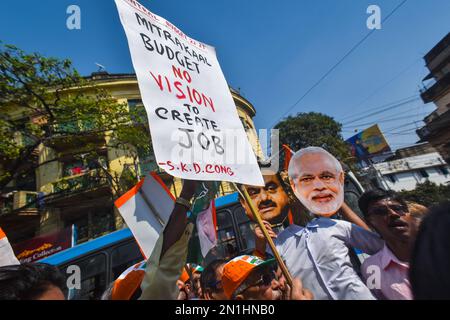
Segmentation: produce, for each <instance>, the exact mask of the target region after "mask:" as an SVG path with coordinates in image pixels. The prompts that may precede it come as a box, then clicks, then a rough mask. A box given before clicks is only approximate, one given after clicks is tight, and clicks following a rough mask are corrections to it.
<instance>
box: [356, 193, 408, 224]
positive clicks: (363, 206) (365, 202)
mask: <svg viewBox="0 0 450 320" xmlns="http://www.w3.org/2000/svg"><path fill="white" fill-rule="evenodd" d="M383 199H392V200H395V201H397V202H399V203H400V204H401V205H403V206H405V207H408V205H407V204H406V202H405V200H404V199H403V198H402V197H401V196H400V195H399V194H398V193H396V192H394V191H392V190H388V191H386V190H383V189H375V190H370V191H366V192H364V193H363V195H362V196H361V197H360V198H359V201H358V206H359V209H360V210H361V212H362V213H363V215H364V217H365V218H367V214H368V212H369V207H370V205H371V204H372V203H374V202H376V201H380V200H383Z"/></svg>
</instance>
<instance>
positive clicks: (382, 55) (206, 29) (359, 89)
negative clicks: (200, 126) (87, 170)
mask: <svg viewBox="0 0 450 320" xmlns="http://www.w3.org/2000/svg"><path fill="white" fill-rule="evenodd" d="M400 2H401V0H371V1H366V0H339V1H338V0H317V1H303V0H297V1H294V0H292V1H273V0H259V1H257V0H244V1H243V0H241V1H236V0H228V1H224V0H215V1H207V0H196V1H181V0H177V1H175V0H173V1H172V0H152V1H149V0H142V1H141V3H142V4H144V5H145V6H147V8H148V9H150V10H151V11H153V12H154V13H156V14H158V15H160V16H162V17H164V18H166V19H167V20H169V21H171V22H172V23H173V24H175V25H177V26H178V27H179V28H180V29H181V30H183V31H184V32H185V33H186V34H188V35H189V36H191V37H192V38H194V39H198V40H199V41H202V42H204V43H207V44H210V45H213V46H215V47H216V50H217V53H218V59H219V62H220V63H221V66H222V70H223V71H224V74H225V77H226V79H227V80H228V82H229V84H230V85H231V86H233V87H234V88H240V90H241V94H242V95H243V96H244V97H246V98H247V99H248V100H249V101H251V102H252V103H253V104H254V106H255V107H256V109H257V116H256V118H255V124H256V127H257V128H270V127H271V126H272V125H273V124H274V123H275V121H276V120H277V119H279V118H280V117H282V116H283V115H285V112H286V111H287V110H288V109H289V108H290V107H291V106H292V105H293V104H294V103H295V102H296V101H297V100H298V99H299V98H300V97H301V96H302V95H303V94H304V93H305V92H306V90H308V89H309V88H310V87H311V86H312V85H313V84H314V83H315V82H316V81H317V80H318V79H319V78H320V77H321V76H322V75H323V74H324V73H325V72H326V71H327V70H329V68H330V67H331V66H333V65H334V64H335V63H336V62H337V61H338V60H339V59H340V58H341V57H342V56H343V55H344V54H345V53H346V52H347V51H348V50H349V49H350V48H351V47H352V46H353V45H354V44H356V43H357V42H358V41H359V40H360V39H362V38H363V37H364V36H365V35H366V34H367V33H368V32H369V30H368V29H367V26H366V20H367V18H368V16H369V15H368V14H367V13H366V9H367V7H368V6H369V5H370V4H376V5H378V6H380V8H381V14H382V17H383V16H386V15H387V14H388V13H389V12H391V11H392V9H393V8H394V7H396V6H397V5H398V4H399V3H400ZM71 4H75V5H78V6H80V8H81V18H82V21H81V27H82V28H81V30H72V31H71V30H68V29H67V28H66V19H67V17H68V15H67V14H66V9H67V7H68V6H69V5H71ZM449 31H450V1H448V0H429V1H420V0H408V1H407V2H406V3H405V4H404V5H403V6H402V7H401V8H400V9H399V10H398V11H397V12H395V14H394V15H393V16H392V17H390V18H389V20H388V21H387V22H386V23H384V24H383V25H382V29H381V30H376V31H375V32H374V33H373V34H372V35H371V36H370V37H369V38H368V39H367V40H366V41H365V42H364V43H363V44H362V45H361V46H360V47H359V48H357V49H356V51H354V52H353V53H352V54H351V55H350V56H349V57H348V58H347V59H345V60H344V62H343V63H342V64H340V65H339V66H338V67H337V68H336V69H335V70H334V71H333V72H332V73H331V74H330V75H329V76H328V77H327V78H326V79H325V80H324V81H322V82H321V83H320V85H318V86H317V87H316V88H315V89H314V90H312V91H311V92H310V93H309V94H308V95H307V96H306V97H305V99H303V100H302V101H301V102H300V103H299V104H298V105H296V107H295V108H294V109H293V110H292V111H291V114H295V113H297V112H308V111H318V112H322V113H325V114H328V115H331V116H333V117H335V119H336V120H339V121H342V122H343V123H344V125H345V126H344V132H343V134H344V137H345V138H348V137H350V136H351V135H352V134H353V133H354V130H355V129H358V130H362V129H364V128H366V127H369V126H370V124H371V123H376V122H379V120H381V122H380V126H381V128H382V129H383V130H384V131H386V137H387V139H388V141H389V142H390V143H391V145H392V147H393V148H394V149H395V148H398V147H401V146H405V145H409V144H413V143H414V142H416V141H417V140H418V137H417V136H416V135H415V133H414V129H415V127H416V126H420V125H421V123H420V120H422V119H423V117H424V115H425V114H428V113H430V112H431V111H432V110H434V109H435V107H434V105H432V104H428V105H424V104H423V103H422V101H421V100H418V101H413V102H411V103H408V104H405V105H403V106H401V107H398V108H395V109H393V110H390V111H386V112H383V113H381V114H379V115H375V116H372V117H365V118H364V119H361V120H358V121H354V122H351V120H355V119H357V118H360V116H358V114H359V113H364V111H366V110H370V109H373V108H377V107H381V106H383V105H387V104H389V103H392V102H396V101H404V100H406V98H408V97H412V96H414V95H416V96H417V95H418V94H419V88H420V86H421V84H422V82H421V80H422V79H423V78H424V76H425V75H426V74H427V71H428V70H427V69H426V68H425V66H424V61H423V59H422V57H423V55H424V54H425V53H427V52H428V51H429V50H430V49H431V48H432V47H433V46H434V45H435V44H436V43H437V42H438V41H439V40H440V39H441V38H443V37H444V36H445V35H446V34H447V33H448V32H449ZM0 40H2V41H3V42H5V43H11V44H15V45H17V46H19V47H21V48H22V49H24V50H26V51H37V52H40V53H42V54H45V55H51V56H56V57H61V58H70V59H71V60H72V61H73V62H74V65H75V67H76V68H77V69H78V70H79V71H80V72H81V73H82V74H83V75H88V74H90V73H91V72H93V71H95V70H96V69H97V67H96V66H95V63H96V62H98V63H101V64H102V65H104V66H106V68H107V70H108V72H110V73H119V72H120V73H128V72H133V68H132V65H131V59H130V54H129V50H128V46H127V42H126V38H125V33H124V31H123V29H122V26H121V25H120V21H119V17H118V14H117V10H116V7H115V4H114V1H113V0H95V1H92V0H91V1H88V0H70V1H67V0H40V1H38V2H37V1H25V0H23V1H14V2H10V1H8V2H6V1H2V2H1V3H0ZM368 112H369V111H368ZM368 112H367V113H368ZM367 113H366V114H367ZM363 115H364V114H363ZM399 118H400V119H399ZM414 121H416V123H414ZM417 121H418V122H417Z"/></svg>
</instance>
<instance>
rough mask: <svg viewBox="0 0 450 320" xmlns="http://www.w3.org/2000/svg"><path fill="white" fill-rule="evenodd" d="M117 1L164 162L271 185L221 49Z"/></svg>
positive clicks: (209, 177)
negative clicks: (223, 63)
mask: <svg viewBox="0 0 450 320" xmlns="http://www.w3.org/2000/svg"><path fill="white" fill-rule="evenodd" d="M116 5H117V8H118V11H119V15H120V20H121V22H122V25H123V27H124V29H125V33H126V35H127V39H128V45H129V48H130V52H131V58H132V61H133V66H134V70H135V71H136V76H137V79H138V83H139V89H140V92H141V96H142V101H143V104H144V106H145V109H146V111H147V116H148V121H149V124H150V133H151V136H152V142H153V150H154V152H155V157H156V160H157V163H158V165H159V166H160V167H161V168H162V169H164V170H165V171H166V172H167V173H169V174H171V175H173V176H176V177H179V178H183V179H192V180H204V181H231V182H238V183H243V184H249V185H260V186H262V185H264V180H263V178H262V175H261V171H260V169H259V167H258V163H257V160H256V157H255V154H254V152H253V150H252V147H251V145H250V143H249V141H248V138H247V135H246V133H245V131H244V128H243V126H242V123H241V121H240V119H239V116H238V113H237V110H236V106H235V104H234V101H233V98H232V96H231V93H230V90H229V87H228V84H227V82H226V80H225V77H224V75H223V73H222V70H221V68H220V65H219V62H218V61H217V57H216V53H215V49H214V48H213V47H211V46H208V45H205V44H203V43H200V42H198V41H196V40H194V39H191V38H189V37H188V36H186V35H185V34H184V33H183V32H182V31H181V30H179V29H178V28H177V27H175V26H174V25H173V24H171V23H170V22H169V21H166V20H165V19H164V18H162V17H159V16H157V15H155V14H153V13H152V12H150V11H149V10H148V9H146V8H145V7H144V6H142V5H141V4H140V3H139V2H137V1H133V0H116Z"/></svg>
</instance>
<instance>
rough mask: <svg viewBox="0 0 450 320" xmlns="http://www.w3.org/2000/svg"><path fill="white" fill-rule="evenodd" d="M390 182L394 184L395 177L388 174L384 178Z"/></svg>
mask: <svg viewBox="0 0 450 320" xmlns="http://www.w3.org/2000/svg"><path fill="white" fill-rule="evenodd" d="M386 177H387V178H388V179H389V181H390V182H392V183H395V182H396V181H397V180H396V179H395V175H394V174H388V175H387V176H386Z"/></svg>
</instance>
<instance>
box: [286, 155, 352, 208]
mask: <svg viewBox="0 0 450 320" xmlns="http://www.w3.org/2000/svg"><path fill="white" fill-rule="evenodd" d="M289 178H290V181H291V187H292V189H293V190H294V193H295V195H296V196H297V198H298V199H299V200H300V202H301V203H302V204H303V205H304V206H305V207H306V208H307V209H308V210H309V211H311V212H312V213H314V214H316V215H319V216H324V217H330V216H332V215H333V214H335V213H336V212H337V211H338V210H339V209H340V208H341V206H342V203H343V202H344V171H343V170H342V167H341V165H340V163H339V161H338V160H337V159H336V158H334V157H333V156H332V155H331V154H330V153H328V152H327V151H325V150H323V149H322V148H317V147H310V148H306V149H302V150H300V151H298V152H297V154H296V155H294V156H293V157H292V159H291V163H290V164H289Z"/></svg>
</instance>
